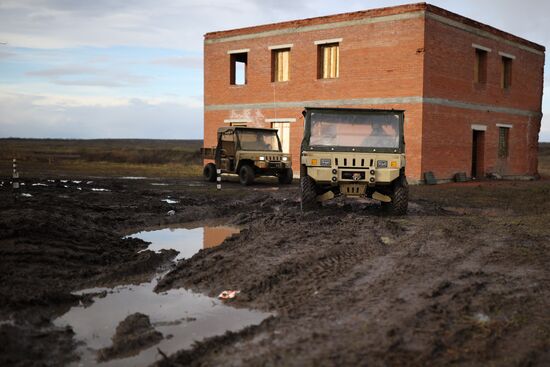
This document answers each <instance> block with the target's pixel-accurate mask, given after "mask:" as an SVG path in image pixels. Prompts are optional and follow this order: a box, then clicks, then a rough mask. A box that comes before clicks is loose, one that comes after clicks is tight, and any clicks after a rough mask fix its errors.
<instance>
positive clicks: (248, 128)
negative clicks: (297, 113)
mask: <svg viewBox="0 0 550 367" xmlns="http://www.w3.org/2000/svg"><path fill="white" fill-rule="evenodd" d="M235 130H248V131H254V130H256V131H258V130H260V131H278V130H277V129H271V128H266V127H248V126H223V127H220V128H218V133H225V132H227V131H235Z"/></svg>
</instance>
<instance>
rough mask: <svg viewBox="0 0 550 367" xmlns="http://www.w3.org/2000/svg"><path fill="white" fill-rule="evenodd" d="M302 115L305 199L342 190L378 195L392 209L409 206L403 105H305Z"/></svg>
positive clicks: (311, 200) (393, 211)
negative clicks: (393, 107)
mask: <svg viewBox="0 0 550 367" xmlns="http://www.w3.org/2000/svg"><path fill="white" fill-rule="evenodd" d="M304 117H305V127H304V139H303V141H302V149H301V151H302V156H301V162H300V163H301V165H300V167H301V169H300V185H301V193H302V204H303V205H305V206H306V207H307V206H313V205H315V203H317V202H318V201H324V200H327V199H330V198H332V197H334V196H338V195H345V196H350V197H368V198H372V199H375V200H378V201H380V202H381V203H382V207H383V208H385V209H386V210H387V211H388V212H389V213H391V214H395V215H403V214H405V213H406V212H407V207H408V201H409V186H408V184H407V178H406V177H405V164H406V161H405V138H404V134H403V122H404V112H403V111H397V110H372V109H347V108H306V109H305V111H304Z"/></svg>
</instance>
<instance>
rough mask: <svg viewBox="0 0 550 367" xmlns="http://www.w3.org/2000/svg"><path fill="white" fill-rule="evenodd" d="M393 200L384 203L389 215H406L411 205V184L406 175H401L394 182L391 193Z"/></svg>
mask: <svg viewBox="0 0 550 367" xmlns="http://www.w3.org/2000/svg"><path fill="white" fill-rule="evenodd" d="M389 196H390V198H391V202H389V203H382V208H384V210H385V211H386V212H387V213H388V214H389V215H405V214H407V209H408V207H409V184H408V183H407V179H406V178H405V176H401V177H400V178H398V179H397V180H396V182H395V183H394V184H393V189H392V191H391V192H390V193H389Z"/></svg>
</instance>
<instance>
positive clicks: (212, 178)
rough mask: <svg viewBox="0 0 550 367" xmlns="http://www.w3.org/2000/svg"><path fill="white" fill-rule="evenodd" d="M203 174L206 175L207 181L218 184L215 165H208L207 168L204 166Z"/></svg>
mask: <svg viewBox="0 0 550 367" xmlns="http://www.w3.org/2000/svg"><path fill="white" fill-rule="evenodd" d="M202 174H203V175H204V178H205V179H206V181H209V182H216V178H217V174H216V165H215V164H214V163H208V164H207V165H206V166H204V169H203V171H202Z"/></svg>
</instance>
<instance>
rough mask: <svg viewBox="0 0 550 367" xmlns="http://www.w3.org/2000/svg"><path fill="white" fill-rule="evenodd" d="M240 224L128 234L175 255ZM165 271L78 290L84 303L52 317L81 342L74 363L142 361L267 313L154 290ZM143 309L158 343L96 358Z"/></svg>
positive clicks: (183, 255) (254, 321)
mask: <svg viewBox="0 0 550 367" xmlns="http://www.w3.org/2000/svg"><path fill="white" fill-rule="evenodd" d="M238 232H239V229H238V228H235V227H230V226H220V225H217V226H203V227H197V228H163V229H157V230H149V231H142V232H138V233H136V234H133V235H131V237H137V238H141V239H143V240H145V241H148V242H151V245H150V246H149V248H148V249H149V250H152V251H160V250H162V249H175V250H177V251H179V254H178V256H177V258H176V260H179V259H183V258H188V257H191V256H192V255H193V254H195V253H196V252H197V251H199V250H200V249H202V248H209V247H214V246H217V245H219V244H220V243H221V242H223V240H224V239H225V238H227V237H229V236H231V235H233V234H234V233H238ZM165 274H166V273H159V274H157V275H156V276H155V277H154V278H153V279H152V280H151V281H149V282H146V283H142V284H139V285H122V286H117V287H114V288H91V289H85V290H82V291H79V292H77V294H94V297H93V303H92V304H91V305H89V306H85V305H79V306H76V307H73V308H71V309H70V310H69V311H68V312H67V313H66V314H64V315H63V316H61V317H59V318H58V319H56V320H55V321H54V324H55V325H57V326H66V325H70V326H71V327H72V328H73V330H74V333H75V339H76V340H77V341H79V342H81V345H80V346H79V347H78V349H77V353H78V354H79V355H80V358H81V360H80V361H79V362H77V363H75V364H74V365H75V366H76V365H79V366H80V365H83V366H88V365H96V364H97V365H100V366H147V365H149V364H151V363H153V362H155V361H157V360H159V359H161V358H162V356H161V354H160V353H159V349H160V350H161V351H162V353H164V354H166V355H170V354H172V353H175V352H176V351H178V350H181V349H184V348H188V347H190V346H191V345H192V344H193V342H195V341H198V340H202V339H204V338H207V337H211V336H215V335H221V334H223V333H225V332H226V331H237V330H240V329H242V328H244V327H246V326H249V325H253V324H259V323H260V322H261V321H262V320H264V319H265V318H267V317H269V316H270V315H271V314H268V313H264V312H258V311H252V310H247V309H236V308H233V307H230V306H226V305H224V304H223V303H222V302H221V301H220V300H218V299H216V298H211V297H207V296H204V295H202V294H197V293H193V292H192V291H188V290H185V289H174V290H169V291H167V292H163V293H155V292H154V289H155V287H156V285H157V283H158V281H159V280H160V279H161V278H162V277H163V276H164V275H165ZM136 313H140V314H144V315H147V316H148V317H149V319H150V322H151V325H152V327H153V328H154V329H155V330H156V331H158V332H160V333H161V334H162V339H161V340H160V342H158V344H155V345H152V346H151V345H147V346H144V347H142V348H140V347H139V346H138V347H136V348H135V350H133V351H130V352H128V353H126V354H125V355H124V356H123V357H121V358H116V359H111V360H108V361H105V362H101V363H100V362H98V356H100V355H102V351H104V350H105V349H106V348H110V347H112V346H113V340H112V338H113V336H114V335H115V330H116V329H117V326H118V325H119V324H120V323H121V322H122V321H123V320H125V318H127V317H128V316H129V315H133V314H136Z"/></svg>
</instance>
